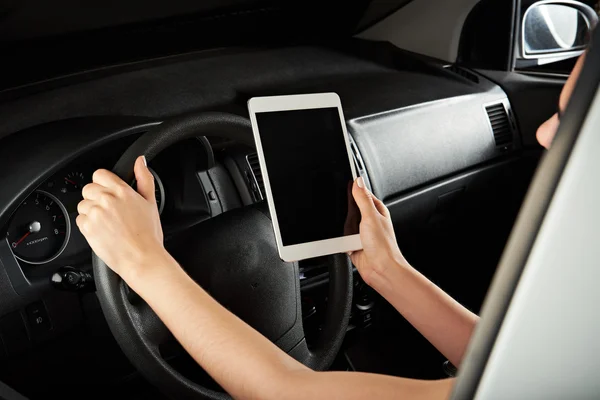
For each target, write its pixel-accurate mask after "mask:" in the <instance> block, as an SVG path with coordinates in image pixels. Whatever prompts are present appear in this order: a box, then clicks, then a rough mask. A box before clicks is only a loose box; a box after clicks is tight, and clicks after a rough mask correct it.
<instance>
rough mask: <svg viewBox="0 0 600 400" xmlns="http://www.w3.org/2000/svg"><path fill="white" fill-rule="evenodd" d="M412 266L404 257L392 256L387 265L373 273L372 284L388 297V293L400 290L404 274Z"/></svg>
mask: <svg viewBox="0 0 600 400" xmlns="http://www.w3.org/2000/svg"><path fill="white" fill-rule="evenodd" d="M411 268H412V266H411V265H410V264H409V263H408V262H407V261H406V260H405V259H404V258H403V257H392V258H391V259H390V260H389V261H388V262H387V263H386V265H384V266H382V268H379V269H377V270H376V271H375V272H374V273H373V276H372V277H371V279H370V281H371V282H370V286H371V287H373V289H375V290H376V291H377V292H378V293H379V294H381V295H382V296H383V297H386V296H387V294H388V293H394V292H397V291H398V290H399V289H398V285H401V284H402V282H403V281H404V279H403V278H402V275H403V274H405V273H406V272H407V271H408V270H410V269H411Z"/></svg>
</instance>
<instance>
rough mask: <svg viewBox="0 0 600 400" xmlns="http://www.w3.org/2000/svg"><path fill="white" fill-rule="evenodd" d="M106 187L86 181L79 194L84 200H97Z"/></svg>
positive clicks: (105, 190) (106, 190)
mask: <svg viewBox="0 0 600 400" xmlns="http://www.w3.org/2000/svg"><path fill="white" fill-rule="evenodd" d="M106 192H108V189H107V188H105V187H104V186H102V185H99V184H97V183H88V184H87V185H85V186H84V187H83V190H82V191H81V195H82V196H83V198H84V199H86V200H98V199H99V198H100V197H101V196H102V195H103V194H104V193H106Z"/></svg>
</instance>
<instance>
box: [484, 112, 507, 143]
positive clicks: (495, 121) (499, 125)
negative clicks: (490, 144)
mask: <svg viewBox="0 0 600 400" xmlns="http://www.w3.org/2000/svg"><path fill="white" fill-rule="evenodd" d="M485 111H486V112H487V115H488V118H489V120H490V125H491V126H492V132H493V133H494V140H495V141H496V146H497V147H507V146H508V145H509V144H511V143H512V141H513V135H512V129H511V127H510V121H509V119H508V114H507V112H506V108H504V104H503V103H498V104H494V105H491V106H487V107H486V108H485Z"/></svg>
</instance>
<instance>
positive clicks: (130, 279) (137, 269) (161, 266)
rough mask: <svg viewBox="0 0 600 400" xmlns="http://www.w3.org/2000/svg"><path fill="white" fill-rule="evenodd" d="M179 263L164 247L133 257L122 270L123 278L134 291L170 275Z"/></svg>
mask: <svg viewBox="0 0 600 400" xmlns="http://www.w3.org/2000/svg"><path fill="white" fill-rule="evenodd" d="M173 264H174V265H177V262H176V261H175V260H174V259H173V258H172V257H171V255H170V254H169V253H168V252H167V250H165V248H164V247H161V248H159V249H156V251H150V252H144V253H143V254H141V255H140V256H139V257H133V258H132V259H131V260H129V261H128V262H127V263H126V264H125V265H124V266H123V268H122V269H121V278H123V280H124V281H125V282H126V283H127V284H128V285H129V286H130V287H131V288H132V289H134V290H136V291H137V289H136V288H137V287H140V286H141V285H143V284H144V283H145V282H146V281H149V280H152V279H154V278H155V277H156V276H157V275H161V274H165V273H169V272H170V271H172V270H173V267H172V266H173Z"/></svg>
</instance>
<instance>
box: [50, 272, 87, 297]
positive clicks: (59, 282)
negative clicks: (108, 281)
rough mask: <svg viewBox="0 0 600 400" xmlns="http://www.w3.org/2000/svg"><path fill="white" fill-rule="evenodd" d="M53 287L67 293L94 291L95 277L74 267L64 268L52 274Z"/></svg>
mask: <svg viewBox="0 0 600 400" xmlns="http://www.w3.org/2000/svg"><path fill="white" fill-rule="evenodd" d="M50 282H52V286H54V287H55V288H56V289H58V290H64V291H67V292H86V291H94V290H95V287H94V277H93V276H92V274H90V273H88V272H85V271H82V270H80V269H76V268H73V267H63V268H61V269H59V270H58V271H56V272H55V273H54V274H52V277H51V278H50Z"/></svg>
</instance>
